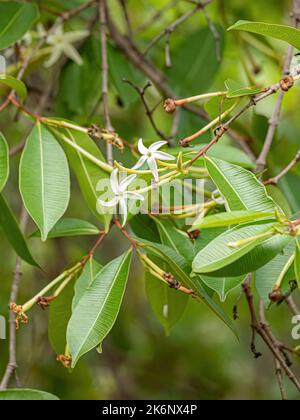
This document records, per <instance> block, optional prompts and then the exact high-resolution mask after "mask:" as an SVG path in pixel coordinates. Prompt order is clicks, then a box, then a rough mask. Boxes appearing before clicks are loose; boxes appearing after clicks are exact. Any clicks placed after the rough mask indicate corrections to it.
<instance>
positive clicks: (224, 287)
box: [201, 276, 245, 302]
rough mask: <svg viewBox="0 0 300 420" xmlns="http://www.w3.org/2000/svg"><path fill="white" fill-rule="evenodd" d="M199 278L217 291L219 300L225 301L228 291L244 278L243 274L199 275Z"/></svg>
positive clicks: (239, 283)
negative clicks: (218, 276)
mask: <svg viewBox="0 0 300 420" xmlns="http://www.w3.org/2000/svg"><path fill="white" fill-rule="evenodd" d="M201 280H202V281H204V283H205V284H206V285H207V286H208V287H209V288H210V289H212V290H214V291H215V292H217V293H218V295H219V297H220V300H221V302H225V300H226V298H227V296H228V293H230V292H231V291H232V290H233V289H236V288H237V287H238V286H240V285H241V284H242V283H243V281H244V280H245V276H240V277H223V278H217V277H206V276H201Z"/></svg>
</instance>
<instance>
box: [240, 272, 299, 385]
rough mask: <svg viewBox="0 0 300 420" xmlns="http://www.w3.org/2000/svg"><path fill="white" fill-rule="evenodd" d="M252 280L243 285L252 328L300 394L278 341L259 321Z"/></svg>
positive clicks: (264, 323)
mask: <svg viewBox="0 0 300 420" xmlns="http://www.w3.org/2000/svg"><path fill="white" fill-rule="evenodd" d="M251 278H252V277H251V275H249V276H248V277H247V279H246V281H245V282H244V283H243V290H244V293H245V296H246V299H247V303H248V308H249V311H250V315H251V327H252V329H253V331H255V332H256V333H257V334H258V335H259V336H260V337H261V338H262V340H263V341H264V342H265V344H266V345H267V347H268V348H269V350H270V351H271V353H272V354H273V356H274V358H275V360H277V362H278V363H279V364H280V367H281V368H282V370H283V371H284V372H285V374H286V375H287V377H288V378H289V379H290V381H291V382H292V383H293V384H294V385H295V387H296V388H297V390H298V391H299V392H300V382H299V381H298V379H297V378H296V376H295V374H294V373H293V372H292V370H291V369H290V367H289V366H288V363H287V360H286V358H285V357H284V356H283V355H282V354H281V352H280V350H279V349H278V341H277V340H276V339H275V338H274V337H273V335H271V334H270V331H269V330H268V325H267V323H266V322H264V319H262V320H261V321H259V319H258V316H257V314H256V309H255V305H254V296H253V293H252V288H251ZM261 315H262V312H261ZM275 340H276V341H275Z"/></svg>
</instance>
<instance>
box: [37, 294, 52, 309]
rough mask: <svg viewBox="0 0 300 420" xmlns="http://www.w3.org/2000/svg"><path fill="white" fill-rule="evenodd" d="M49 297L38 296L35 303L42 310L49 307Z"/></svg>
mask: <svg viewBox="0 0 300 420" xmlns="http://www.w3.org/2000/svg"><path fill="white" fill-rule="evenodd" d="M50 301H51V299H49V298H46V297H39V298H38V300H37V305H39V306H40V307H41V309H42V310H43V311H44V310H45V309H47V308H49V306H50Z"/></svg>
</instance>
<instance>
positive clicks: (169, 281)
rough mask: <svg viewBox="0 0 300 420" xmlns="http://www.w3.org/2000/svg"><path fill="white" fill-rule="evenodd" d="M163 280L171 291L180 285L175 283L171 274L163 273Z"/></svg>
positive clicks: (177, 282)
mask: <svg viewBox="0 0 300 420" xmlns="http://www.w3.org/2000/svg"><path fill="white" fill-rule="evenodd" d="M163 277H164V279H165V280H166V281H167V282H168V283H169V286H170V287H171V289H179V288H180V287H181V284H180V283H179V281H177V280H176V279H175V278H174V276H173V275H172V274H171V273H164V276H163Z"/></svg>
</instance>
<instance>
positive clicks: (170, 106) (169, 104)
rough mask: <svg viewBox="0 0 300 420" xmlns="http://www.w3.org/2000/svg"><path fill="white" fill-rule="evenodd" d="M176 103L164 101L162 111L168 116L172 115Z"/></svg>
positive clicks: (171, 100)
mask: <svg viewBox="0 0 300 420" xmlns="http://www.w3.org/2000/svg"><path fill="white" fill-rule="evenodd" d="M176 108H177V106H176V102H175V101H174V99H171V98H169V99H166V100H165V103H164V110H165V111H166V112H167V113H168V114H173V113H174V112H175V111H176Z"/></svg>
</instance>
